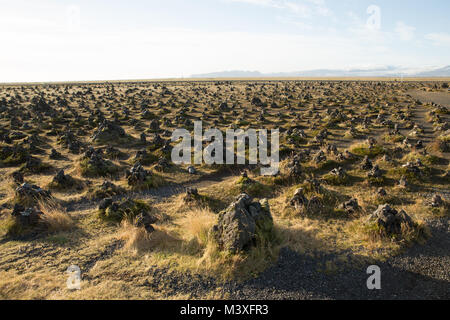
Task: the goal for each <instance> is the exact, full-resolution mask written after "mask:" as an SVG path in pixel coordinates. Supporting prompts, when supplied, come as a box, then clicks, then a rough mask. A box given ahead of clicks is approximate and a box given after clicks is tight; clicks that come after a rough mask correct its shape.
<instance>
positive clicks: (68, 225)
mask: <svg viewBox="0 0 450 320" xmlns="http://www.w3.org/2000/svg"><path fill="white" fill-rule="evenodd" d="M38 206H39V210H41V211H42V212H43V213H44V214H43V215H42V221H43V222H44V223H45V225H46V226H47V228H48V231H50V232H58V231H68V230H71V229H73V228H74V226H75V223H74V221H73V220H72V218H71V217H70V215H69V214H68V213H67V212H66V211H65V210H64V209H62V208H61V207H60V206H59V205H57V204H56V203H54V202H53V203H46V202H43V201H39V204H38Z"/></svg>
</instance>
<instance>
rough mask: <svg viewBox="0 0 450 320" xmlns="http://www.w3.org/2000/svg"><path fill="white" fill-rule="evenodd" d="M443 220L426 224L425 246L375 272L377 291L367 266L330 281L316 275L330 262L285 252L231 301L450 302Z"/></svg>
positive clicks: (449, 251)
mask: <svg viewBox="0 0 450 320" xmlns="http://www.w3.org/2000/svg"><path fill="white" fill-rule="evenodd" d="M448 222H449V221H448V218H442V219H440V220H434V221H430V222H429V224H430V229H431V232H432V234H433V236H432V238H430V239H429V240H428V242H427V243H426V244H425V245H415V246H413V247H411V248H410V249H408V250H407V251H406V252H405V253H404V254H402V255H400V256H397V257H394V258H392V259H390V260H388V261H387V262H385V263H380V264H378V266H379V267H380V269H381V290H368V289H367V285H366V281H367V278H368V277H369V275H367V274H366V270H367V267H368V265H367V266H363V267H362V268H347V269H344V270H340V271H339V272H337V273H336V274H334V275H327V274H325V273H323V272H318V271H317V265H318V263H323V262H325V261H326V260H327V259H328V260H329V259H332V258H333V257H332V256H325V255H324V256H322V257H321V258H311V257H308V256H303V255H300V254H298V253H296V252H293V251H291V250H289V249H287V248H285V249H283V250H282V252H281V254H280V257H279V261H278V263H277V264H276V265H275V266H273V267H272V268H270V269H268V270H266V271H265V272H264V273H263V274H261V275H260V276H259V277H258V278H256V279H253V280H251V281H248V282H246V283H244V284H242V285H239V286H237V287H236V288H235V290H234V293H233V294H232V295H231V298H235V299H269V300H273V299H296V300H298V299H449V298H450V237H449V234H450V233H449V231H450V229H449V223H448Z"/></svg>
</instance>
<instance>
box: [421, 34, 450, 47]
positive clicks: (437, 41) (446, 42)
mask: <svg viewBox="0 0 450 320" xmlns="http://www.w3.org/2000/svg"><path fill="white" fill-rule="evenodd" d="M425 39H427V40H430V41H432V42H433V44H434V45H435V46H450V34H448V33H429V34H427V35H426V36H425Z"/></svg>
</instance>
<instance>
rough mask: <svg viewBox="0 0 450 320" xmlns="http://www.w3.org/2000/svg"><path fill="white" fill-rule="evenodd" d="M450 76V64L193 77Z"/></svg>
mask: <svg viewBox="0 0 450 320" xmlns="http://www.w3.org/2000/svg"><path fill="white" fill-rule="evenodd" d="M401 76H403V77H405V78H406V77H427V78H428V77H429V78H431V77H450V66H445V67H441V68H427V69H425V68H422V69H407V68H400V67H394V66H386V67H381V68H372V69H348V70H333V69H316V70H305V71H296V72H279V73H261V72H259V71H241V70H235V71H222V72H212V73H205V74H194V75H192V76H191V77H192V78H291V77H293V78H296V77H401Z"/></svg>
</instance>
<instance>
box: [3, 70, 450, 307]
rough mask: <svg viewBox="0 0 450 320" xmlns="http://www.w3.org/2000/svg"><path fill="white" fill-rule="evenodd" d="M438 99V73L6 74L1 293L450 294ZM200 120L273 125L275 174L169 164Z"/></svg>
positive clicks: (443, 122)
mask: <svg viewBox="0 0 450 320" xmlns="http://www.w3.org/2000/svg"><path fill="white" fill-rule="evenodd" d="M449 108H450V93H449V89H448V81H446V79H441V80H439V81H438V80H433V79H409V80H408V81H398V80H386V79H365V80H357V79H341V80H339V79H313V80H306V79H258V80H255V79H245V80H236V79H224V80H206V79H205V80H197V81H192V80H185V81H179V80H171V81H163V80H160V81H113V82H91V83H82V82H79V83H48V84H46V83H39V84H7V85H6V84H5V85H2V86H0V210H1V211H0V298H1V299H449V298H450V296H449V294H450V237H449V231H450V228H449V206H450V202H449V201H450V188H449V180H450V172H449V170H450V163H449V161H450V153H449V152H450V131H449V130H450V127H449V117H450V113H449ZM200 120H201V121H202V123H203V128H204V129H207V128H218V129H220V130H222V131H223V132H225V130H227V129H230V128H232V129H244V130H246V129H249V128H253V129H279V130H280V148H279V154H280V160H281V165H280V172H279V174H277V175H276V176H261V175H260V165H249V164H246V165H237V164H236V165H216V164H213V165H206V164H202V165H175V164H174V163H173V162H172V161H171V150H172V148H173V147H174V145H175V142H172V141H171V135H172V132H173V131H174V130H175V129H177V128H184V129H187V130H189V131H192V129H193V123H194V121H200ZM205 145H207V142H205ZM374 264H375V265H378V266H380V268H381V270H382V289H381V290H368V289H367V286H366V280H367V278H368V276H369V275H368V274H367V273H366V270H367V267H368V266H370V265H374ZM70 266H77V267H78V268H79V269H80V277H81V283H80V289H79V290H73V289H71V288H69V287H68V286H67V279H69V278H70V277H72V276H73V275H71V274H69V273H68V272H67V270H68V268H69V267H70Z"/></svg>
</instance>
